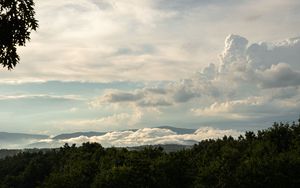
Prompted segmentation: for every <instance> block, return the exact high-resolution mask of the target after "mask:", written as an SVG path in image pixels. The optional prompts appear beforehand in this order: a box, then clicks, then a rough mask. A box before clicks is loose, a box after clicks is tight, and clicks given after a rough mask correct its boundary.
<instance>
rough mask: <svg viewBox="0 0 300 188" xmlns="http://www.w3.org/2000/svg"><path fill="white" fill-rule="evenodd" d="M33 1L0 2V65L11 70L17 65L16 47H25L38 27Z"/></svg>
mask: <svg viewBox="0 0 300 188" xmlns="http://www.w3.org/2000/svg"><path fill="white" fill-rule="evenodd" d="M34 16H35V11H34V2H33V0H0V64H1V65H2V66H3V67H7V68H8V69H9V70H11V69H13V68H14V67H15V66H16V64H17V63H19V60H20V57H19V55H18V54H17V46H25V43H26V41H28V40H30V33H31V31H32V30H34V31H35V30H36V29H37V27H38V21H37V20H36V19H35V17H34Z"/></svg>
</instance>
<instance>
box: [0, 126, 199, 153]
mask: <svg viewBox="0 0 300 188" xmlns="http://www.w3.org/2000/svg"><path fill="white" fill-rule="evenodd" d="M155 128H158V129H159V130H169V131H172V132H173V133H176V134H177V135H184V134H193V133H195V131H196V129H186V128H178V127H172V126H160V127H155ZM138 130H140V129H130V130H123V131H120V132H121V133H122V132H125V131H133V132H136V131H138ZM107 133H114V132H93V131H90V132H74V133H64V134H59V135H56V136H54V137H50V136H49V135H40V134H24V133H8V132H0V149H22V148H55V147H60V146H61V145H62V142H63V141H64V140H69V139H76V138H80V137H88V138H90V137H93V136H103V135H106V134H107ZM154 136H155V135H154ZM49 140H50V141H49ZM187 142H188V144H193V143H196V141H194V140H190V141H187Z"/></svg>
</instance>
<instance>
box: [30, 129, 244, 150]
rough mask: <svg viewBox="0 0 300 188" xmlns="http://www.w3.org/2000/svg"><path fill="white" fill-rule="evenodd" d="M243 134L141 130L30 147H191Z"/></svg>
mask: <svg viewBox="0 0 300 188" xmlns="http://www.w3.org/2000/svg"><path fill="white" fill-rule="evenodd" d="M241 134H243V132H240V131H237V130H232V129H229V130H221V129H216V128H212V127H202V128H199V129H198V130H196V131H195V132H194V133H191V134H180V133H176V132H173V131H171V130H169V129H162V128H143V129H138V130H136V131H113V132H108V133H106V134H104V135H102V136H92V137H87V136H79V137H74V138H70V139H62V140H53V139H46V140H40V141H39V142H37V143H34V144H31V147H60V146H62V145H63V144H64V143H68V144H76V145H81V144H82V143H84V142H97V143H100V144H101V145H102V146H104V147H112V146H115V147H131V146H141V145H156V144H180V145H192V144H194V143H197V142H199V141H201V140H205V139H216V138H222V137H223V136H224V135H227V136H229V135H231V136H233V137H235V138H236V137H238V136H239V135H241Z"/></svg>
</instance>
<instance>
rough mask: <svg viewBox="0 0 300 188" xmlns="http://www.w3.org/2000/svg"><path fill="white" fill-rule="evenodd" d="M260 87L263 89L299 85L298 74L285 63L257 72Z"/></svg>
mask: <svg viewBox="0 0 300 188" xmlns="http://www.w3.org/2000/svg"><path fill="white" fill-rule="evenodd" d="M259 76H260V78H259V79H260V81H261V83H260V85H261V86H262V87H265V88H276V87H289V86H298V85H300V72H299V71H295V70H293V69H292V68H291V66H290V65H288V64H286V63H279V64H277V65H272V66H271V68H270V69H267V70H265V71H261V72H259Z"/></svg>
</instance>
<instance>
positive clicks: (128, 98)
mask: <svg viewBox="0 0 300 188" xmlns="http://www.w3.org/2000/svg"><path fill="white" fill-rule="evenodd" d="M104 98H105V100H106V101H107V102H112V103H114V102H134V101H138V100H140V99H142V98H143V94H142V93H140V92H138V93H126V92H110V93H108V94H106V95H105V96H104Z"/></svg>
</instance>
